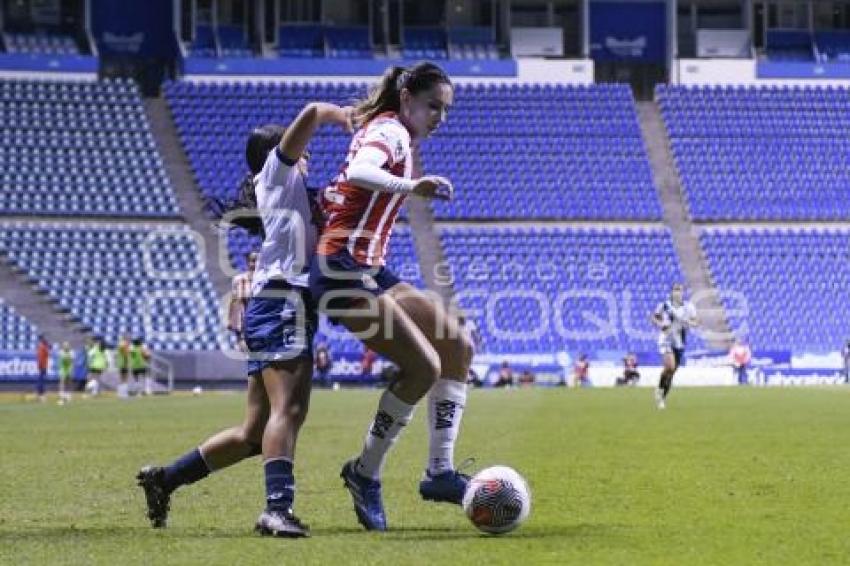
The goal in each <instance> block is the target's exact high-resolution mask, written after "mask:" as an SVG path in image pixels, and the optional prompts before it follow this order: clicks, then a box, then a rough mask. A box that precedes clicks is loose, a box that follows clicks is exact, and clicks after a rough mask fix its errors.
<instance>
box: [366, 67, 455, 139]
mask: <svg viewBox="0 0 850 566" xmlns="http://www.w3.org/2000/svg"><path fill="white" fill-rule="evenodd" d="M435 84H447V85H449V86H451V84H452V82H451V79H449V76H448V75H447V74H446V72H445V71H443V70H442V69H441V68H440V67H438V66H437V65H435V64H433V63H426V62H423V63H417V64H415V65H413V66H412V67H409V68H405V67H389V68H388V69H387V70H386V71H385V72H384V74H383V76H382V77H381V80H380V82H378V84H377V85H375V86H374V87H372V89H371V90H370V91H369V94H368V96H367V97H366V98H364V99H363V100H361V101H360V102H358V103H356V104H355V105H354V123H355V125H356V126H357V127H358V128H359V127H361V126H363V124H365V123H367V122H369V121H370V120H372V119H373V118H374V117H375V116H377V115H378V114H381V113H382V112H399V111H400V110H401V91H402V89H405V88H406V89H407V90H409V91H410V93H411V94H417V93H419V92H421V91H423V90H428V89H429V88H431V87H433V86H434V85H435Z"/></svg>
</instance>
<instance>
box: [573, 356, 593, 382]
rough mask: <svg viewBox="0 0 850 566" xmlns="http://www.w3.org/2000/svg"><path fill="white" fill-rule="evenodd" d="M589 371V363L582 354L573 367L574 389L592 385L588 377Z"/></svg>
mask: <svg viewBox="0 0 850 566" xmlns="http://www.w3.org/2000/svg"><path fill="white" fill-rule="evenodd" d="M589 370H590V362H588V361H587V354H582V355H581V356H579V358H578V361H577V362H576V365H575V366H574V367H573V383H575V386H576V387H590V386H592V385H593V384H592V383H591V382H590V376H589V375H588V371H589Z"/></svg>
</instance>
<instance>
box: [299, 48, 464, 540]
mask: <svg viewBox="0 0 850 566" xmlns="http://www.w3.org/2000/svg"><path fill="white" fill-rule="evenodd" d="M453 97H454V90H453V87H452V84H451V81H450V80H449V78H448V76H446V74H445V73H444V72H443V70H442V69H440V68H439V67H437V66H436V65H433V64H431V63H419V64H417V65H414V66H413V67H410V68H401V67H392V68H390V69H388V70H387V72H386V73H385V74H384V76H383V78H382V80H381V82H380V83H379V84H378V85H377V87H376V88H374V89H373V90H372V91H371V93H370V95H369V97H368V98H367V99H365V100H364V101H362V102H361V103H360V104H358V105H357V106H355V114H354V116H355V120H356V121H357V123H358V124H359V130H358V131H357V132H356V134H355V135H354V138H353V139H352V141H351V145H350V147H349V151H348V156H347V159H346V162H345V164H344V166H343V168H342V170H341V172H340V174H339V176H338V177H337V179H336V180H335V181H334V183H332V184H331V186H330V187H328V188H327V189H326V190H325V192H324V194H323V208H324V212H325V215H326V221H325V226H324V230H323V232H322V235H321V237H320V240H319V245H318V248H317V255H316V258H315V260H314V261H313V264H312V266H311V271H310V292H311V294H312V296H313V299H314V300H315V301H316V303H317V304H318V308H319V310H320V311H323V312H325V313H326V314H327V315H328V316H329V317H330V318H331V319H332V320H335V321H338V322H340V323H341V324H342V325H343V326H345V327H346V328H348V329H349V330H350V331H352V332H354V333H355V335H357V336H358V337H359V338H361V339H362V340H363V342H364V343H365V345H366V346H367V347H368V348H369V349H371V350H374V351H375V352H377V353H378V354H380V355H382V356H384V357H385V358H388V359H389V360H391V361H392V362H394V363H395V364H396V365H397V366H398V367H399V368H400V376H399V378H398V379H397V380H395V381H394V382H393V383H391V384H390V386H389V387H388V388H387V390H386V392H385V393H384V394H383V395H382V397H381V400H380V402H379V406H378V410H377V412H376V414H375V417H374V419H373V422H372V424H371V425H370V427H369V430H368V432H367V434H366V440H365V445H364V447H363V450H362V452H361V454H360V456H359V457H358V458H356V459H353V460H351V461H349V462H348V463H346V464H345V466H344V467H343V470H342V474H341V475H342V477H343V479H344V481H345V484H346V487H348V489H349V491H350V492H351V494H352V498H353V500H354V509H355V512H356V513H357V517H358V520H359V521H360V523H361V524H362V525H363V526H364V527H366V528H367V529H369V530H385V529H386V517H385V515H384V510H383V500H382V496H381V482H380V480H381V470H382V468H383V465H384V461H385V459H386V455H387V453H388V452H389V449H390V448H391V447H392V445H393V444H394V443H395V441H396V440H397V438H398V436H399V434H400V433H401V430H402V429H403V428H404V426H405V425H406V424H407V423H408V422H409V421H410V419H411V417H412V414H413V410H414V408H415V406H416V404H417V403H418V402H419V401H420V400H421V399H422V397H424V396H425V395H426V394H429V393H430V394H429V400H428V426H429V434H430V450H429V459H428V465H427V468H426V470H425V474H424V476H423V479H422V481H421V482H420V486H419V491H420V494H421V495H422V497H423V498H425V499H427V500H431V501H447V502H452V503H457V504H460V503H461V500H462V498H463V494H464V491H465V489H466V484H467V480H468V476H466V475H464V474H461V473H459V472H458V471H457V470H456V469H455V468H454V444H455V440H456V438H457V434H458V431H459V428H460V421H461V417H462V414H463V408H464V405H465V404H466V387H467V386H466V379H467V376H468V375H469V366H470V364H471V362H472V345H471V342H470V340H469V337H468V335H467V333H465V332H463V331H462V329H461V325H460V323H459V321H458V319H457V317H456V316H453V315H451V314H449V313H447V312H446V310H445V309H444V307H443V305H442V303H440V302H439V301H438V300H435V299H433V298H431V297H429V296H428V295H426V294H424V293H422V292H421V291H419V290H417V289H416V288H415V287H413V286H412V285H410V284H408V283H405V282H402V281H401V280H400V279H399V278H398V277H397V276H396V275H395V274H394V273H392V271H390V270H389V269H388V268H387V267H386V265H385V261H384V257H385V255H386V252H387V244H388V242H389V239H390V235H391V233H392V229H393V226H394V224H395V220H396V216H397V215H398V212H399V209H400V208H401V205H402V204H403V202H404V200H405V199H406V197H407V196H408V195H410V194H414V195H418V196H422V197H425V198H432V199H433V198H439V199H445V200H449V199H450V198H451V196H452V192H453V188H452V185H451V183H450V182H449V181H448V180H447V179H445V178H442V177H436V176H424V177H422V176H420V175H421V171H420V170H419V169H421V168H420V167H418V166H417V165H418V149H417V148H418V144H419V143H420V141H421V140H423V139H425V138H427V137H428V136H430V135H431V134H432V133H433V132H434V131H435V130H436V129H437V127H438V126H439V125H440V124H441V123H442V122H443V121H444V120H445V118H446V114H447V112H448V110H449V107H450V106H451V105H452V103H453Z"/></svg>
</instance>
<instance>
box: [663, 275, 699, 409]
mask: <svg viewBox="0 0 850 566" xmlns="http://www.w3.org/2000/svg"><path fill="white" fill-rule="evenodd" d="M684 294H685V290H684V287H683V286H682V284H681V283H676V284H674V285H673V287H672V288H671V290H670V296H669V297H668V298H667V300H665V301H664V302H662V303H659V304H658V306H657V307H656V308H655V310H654V311H653V313H652V323H653V324H654V325H655V327H656V328H657V329H658V330H659V334H658V350H659V352H661V355H662V356H663V357H664V369H662V370H661V379H660V380H659V382H658V389H656V390H655V404H656V406H657V407H658V408H659V409H664V408H666V406H667V405H666V400H667V395H668V394H669V393H670V389H671V388H672V387H673V375H675V373H676V370H677V369H679V366H680V365H681V363H682V357H683V356H684V353H685V344H686V342H687V334H688V329H690V328H694V327H696V326H698V324H699V321H698V320H697V312H696V308H694V305H693V303H691V302H690V301H686V300H685V296H684Z"/></svg>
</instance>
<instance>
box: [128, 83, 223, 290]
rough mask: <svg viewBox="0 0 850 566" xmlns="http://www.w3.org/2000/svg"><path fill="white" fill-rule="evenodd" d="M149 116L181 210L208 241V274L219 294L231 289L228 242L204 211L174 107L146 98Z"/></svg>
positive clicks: (192, 225)
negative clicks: (228, 268)
mask: <svg viewBox="0 0 850 566" xmlns="http://www.w3.org/2000/svg"><path fill="white" fill-rule="evenodd" d="M144 106H145V115H146V116H147V119H148V123H149V124H150V127H151V133H153V137H154V140H156V145H157V148H158V149H159V154H160V157H162V161H163V164H164V165H165V171H166V173H167V174H168V178H169V180H170V181H171V187H172V190H173V191H174V194H175V197H176V198H177V202H178V204H179V205H180V210H181V211H182V212H183V218H184V219H185V220H186V224H188V226H189V227H190V228H191V229H192V230H194V231H195V232H196V233H197V234H199V235H200V236H201V237H202V238H203V241H204V247H205V261H206V267H207V273H209V276H210V279H211V281H212V284H213V288H214V289H215V290H216V293H217V294H218V296H219V297H221V296H223V295H224V294H226V293H228V292H229V291H230V279H231V276H230V275H228V274H227V273H226V271H225V270H224V269H223V268H222V267H223V266H222V263H224V266H227V265H229V263H228V261H227V253H226V252H227V241H226V237H225V235H224V234H221V235H220V234H219V231H218V229H217V228H216V226H215V222H214V221H213V220H212V219H211V218H209V217H208V216H207V214H206V212H205V211H204V199H203V197H202V196H201V189H200V187H199V186H198V185H197V183H196V182H195V179H194V177H193V176H192V168H191V166H190V164H189V158H188V157H187V156H186V153H185V151H183V146H182V145H181V143H180V137H179V136H178V134H177V129H176V128H175V127H174V121H173V120H172V118H171V110H170V109H169V108H168V104H167V103H166V102H165V99H164V98H162V97H159V98H146V99H145V101H144ZM220 246H221V249H222V250H223V253H224V255H223V256H222V257H223V260H222V261H220V260H219V247H220Z"/></svg>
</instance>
